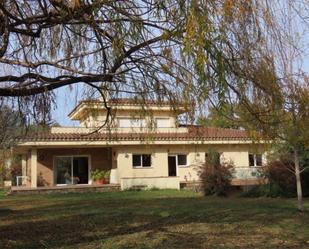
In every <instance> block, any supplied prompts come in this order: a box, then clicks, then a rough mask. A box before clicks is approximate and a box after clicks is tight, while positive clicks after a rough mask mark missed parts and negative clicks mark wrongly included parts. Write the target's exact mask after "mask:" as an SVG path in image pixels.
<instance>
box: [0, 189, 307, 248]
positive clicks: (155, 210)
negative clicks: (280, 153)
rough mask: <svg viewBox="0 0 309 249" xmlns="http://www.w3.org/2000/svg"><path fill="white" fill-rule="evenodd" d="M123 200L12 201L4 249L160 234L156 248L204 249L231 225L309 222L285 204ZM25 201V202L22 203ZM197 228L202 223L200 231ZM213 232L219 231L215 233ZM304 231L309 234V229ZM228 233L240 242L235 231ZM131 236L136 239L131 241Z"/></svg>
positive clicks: (3, 229) (1, 228)
mask: <svg viewBox="0 0 309 249" xmlns="http://www.w3.org/2000/svg"><path fill="white" fill-rule="evenodd" d="M154 195H155V194H154ZM119 196H121V195H115V197H114V198H113V197H112V196H110V195H107V196H106V198H104V196H103V197H101V196H100V198H89V197H88V198H83V197H82V195H80V196H73V197H72V196H68V198H65V197H63V196H61V197H60V196H59V198H58V199H57V197H56V196H55V197H53V198H41V199H40V198H37V199H35V200H31V197H29V198H28V199H29V200H28V201H29V202H30V203H27V205H28V206H26V207H25V208H22V207H19V208H14V207H15V206H14V205H19V202H18V199H16V201H15V202H14V201H11V202H9V203H10V205H11V206H10V207H11V208H6V209H3V210H4V213H3V214H4V215H1V216H0V222H1V223H0V248H44V247H45V248H59V247H61V246H62V247H65V246H67V247H71V248H78V245H79V244H80V243H86V244H88V243H89V244H91V243H94V242H95V243H96V244H95V246H94V247H93V248H98V245H100V244H101V243H103V242H104V241H113V240H115V238H120V237H128V238H127V244H126V247H121V246H119V247H117V246H116V245H115V247H113V248H130V245H131V244H132V248H134V246H135V247H136V248H137V246H136V244H134V243H133V242H134V240H136V243H140V242H141V241H139V240H142V239H143V238H144V236H146V235H147V236H152V237H153V239H155V238H156V236H159V234H160V236H161V237H162V241H159V242H158V243H159V246H157V248H160V245H161V246H162V247H161V248H164V246H165V245H166V243H167V244H168V245H169V248H204V247H203V246H202V245H203V242H205V240H207V237H208V236H209V235H211V236H213V235H214V234H216V235H219V236H220V232H222V236H224V233H226V232H227V231H223V230H221V231H220V227H222V228H224V227H226V226H230V225H233V227H234V228H237V229H238V232H239V231H240V230H241V229H242V228H241V229H240V228H239V227H241V226H245V227H244V229H251V230H252V232H254V231H255V228H256V227H260V228H263V227H271V226H272V225H274V224H280V222H282V221H284V220H285V219H286V218H287V217H288V218H289V219H294V220H295V224H300V223H304V224H306V223H307V224H308V223H309V219H308V216H307V215H305V216H303V217H301V218H299V216H298V215H297V213H296V212H295V209H294V207H293V206H292V205H291V204H290V203H289V202H286V201H284V200H283V201H282V200H270V199H267V200H264V199H250V200H248V199H240V198H233V199H220V198H201V197H186V198H179V197H175V198H172V197H168V198H165V197H158V198H151V197H150V198H141V199H138V198H135V196H134V194H132V195H131V196H132V197H134V198H130V197H129V198H123V199H119V198H117V197H119ZM94 197H96V195H94ZM26 201H27V198H24V199H23V203H24V204H25V202H26ZM31 201H32V202H31ZM0 208H1V206H0ZM195 224H200V225H199V226H197V227H196V230H194V226H195ZM201 224H202V225H201ZM203 225H204V226H205V227H203ZM191 226H192V230H191V228H190V227H191ZM175 227H177V229H178V230H177V232H175V231H174V230H175V229H174V228H175ZM212 227H214V228H215V229H216V230H214V231H211V228H212ZM204 228H207V229H208V230H207V229H206V230H204ZM286 229H289V228H288V227H286ZM291 229H292V228H291ZM293 229H295V227H293ZM302 229H303V230H302V231H303V232H306V233H307V232H308V231H309V227H308V226H306V227H302ZM245 231H246V230H245ZM228 232H229V233H231V234H230V235H233V236H236V237H237V234H236V233H237V231H236V230H235V231H228ZM234 232H235V234H233V233H234ZM262 232H264V231H262ZM287 232H289V231H287ZM293 232H296V231H293ZM145 234H146V235H145ZM308 234H309V232H308ZM131 235H136V236H137V239H132V238H130V236H131ZM139 235H141V236H140V238H138V237H139ZM265 236H267V235H265ZM116 240H117V239H116ZM257 242H258V241H257ZM124 243H126V240H125V239H124ZM261 243H262V241H261ZM260 246H263V244H260ZM88 248H92V247H88ZM99 248H100V247H99ZM102 248H105V247H102ZM108 248H109V247H108ZM143 248H151V246H149V247H147V245H144V246H143Z"/></svg>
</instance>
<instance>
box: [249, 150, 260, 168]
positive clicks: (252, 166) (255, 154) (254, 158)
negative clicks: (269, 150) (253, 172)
mask: <svg viewBox="0 0 309 249" xmlns="http://www.w3.org/2000/svg"><path fill="white" fill-rule="evenodd" d="M249 155H253V162H254V165H250V159H249ZM257 155H261V163H262V165H257V163H256V162H257V160H256V156H257ZM263 160H264V156H263V154H262V153H250V152H249V153H248V165H249V167H251V168H258V167H262V166H263Z"/></svg>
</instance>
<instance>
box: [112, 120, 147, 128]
mask: <svg viewBox="0 0 309 249" xmlns="http://www.w3.org/2000/svg"><path fill="white" fill-rule="evenodd" d="M118 127H120V128H140V127H145V120H144V119H134V118H119V119H118Z"/></svg>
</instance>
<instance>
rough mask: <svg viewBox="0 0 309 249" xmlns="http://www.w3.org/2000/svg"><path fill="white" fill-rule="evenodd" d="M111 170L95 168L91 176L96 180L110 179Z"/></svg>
mask: <svg viewBox="0 0 309 249" xmlns="http://www.w3.org/2000/svg"><path fill="white" fill-rule="evenodd" d="M110 172H111V171H110V170H101V169H95V170H92V171H91V178H92V180H94V181H97V180H101V179H105V180H109V176H110Z"/></svg>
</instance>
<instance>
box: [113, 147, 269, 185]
mask: <svg viewBox="0 0 309 249" xmlns="http://www.w3.org/2000/svg"><path fill="white" fill-rule="evenodd" d="M209 149H214V150H217V151H218V152H220V153H222V156H221V160H222V161H226V162H232V163H233V164H234V166H235V171H236V172H242V171H245V172H247V171H248V172H251V171H256V169H252V168H250V167H249V160H248V153H261V152H263V150H264V148H263V146H257V148H255V147H253V146H252V145H248V144H242V145H237V144H236V145H235V144H234V145H232V144H231V145H161V146H160V145H152V146H151V145H148V146H147V145H146V146H123V147H119V148H115V149H114V150H115V151H116V154H117V155H116V156H117V166H118V167H117V168H118V177H119V182H121V179H122V178H145V184H146V183H147V181H146V178H151V177H162V178H164V177H167V176H168V155H170V154H171V155H173V154H187V166H178V167H177V176H178V177H179V180H180V181H198V180H199V174H198V172H199V169H200V167H201V165H202V164H203V163H204V162H205V153H207V152H208V151H209ZM132 154H151V155H152V166H151V167H146V168H133V166H132ZM162 180H163V181H164V179H162ZM139 183H141V180H139ZM141 185H142V184H141Z"/></svg>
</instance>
